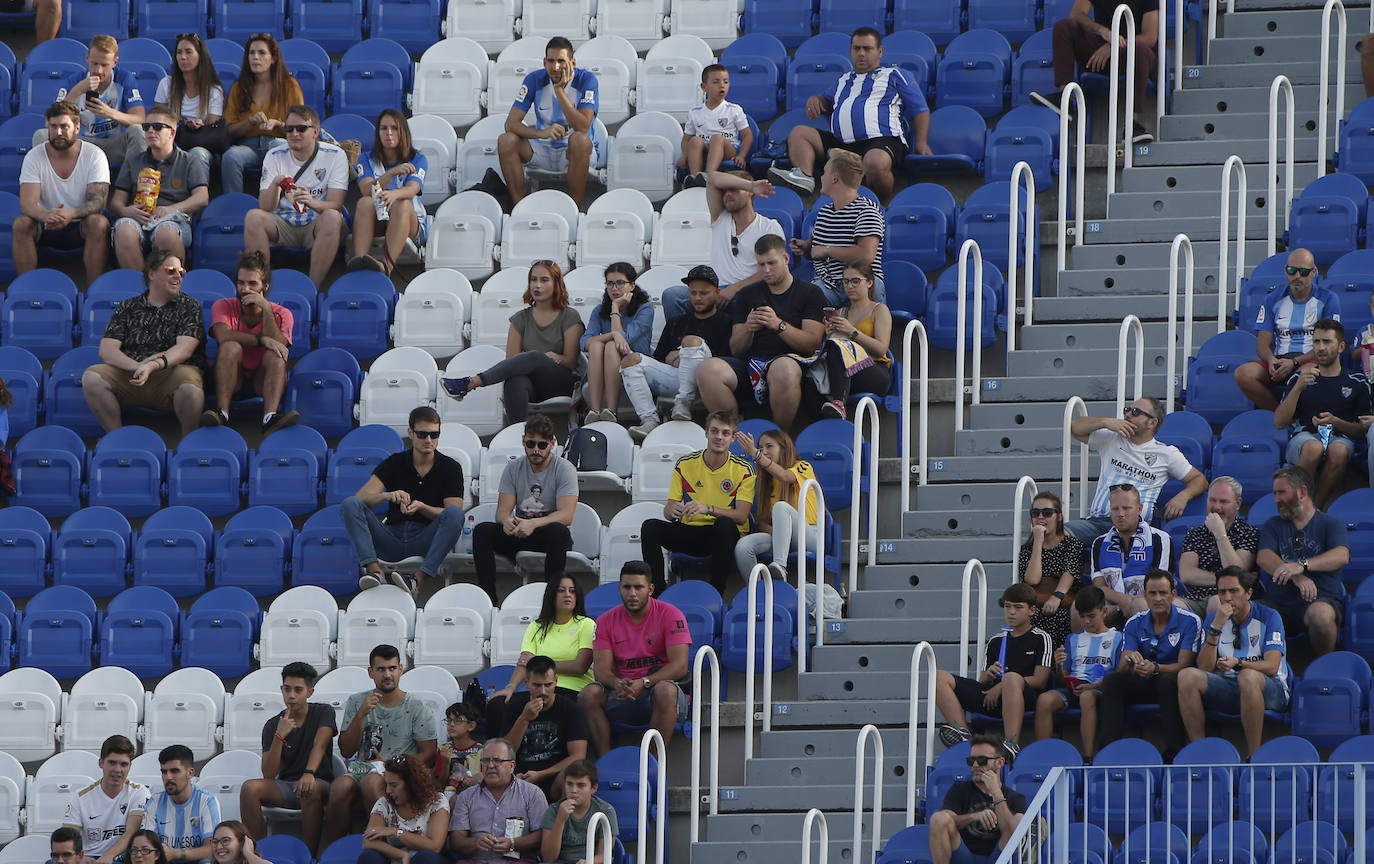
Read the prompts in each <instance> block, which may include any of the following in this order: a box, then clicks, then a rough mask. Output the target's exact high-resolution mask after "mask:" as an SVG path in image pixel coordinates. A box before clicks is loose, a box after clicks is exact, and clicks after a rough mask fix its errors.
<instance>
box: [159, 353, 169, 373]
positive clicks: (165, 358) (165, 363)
mask: <svg viewBox="0 0 1374 864" xmlns="http://www.w3.org/2000/svg"><path fill="white" fill-rule="evenodd" d="M159 359H161V360H162V368H163V369H166V368H167V366H168V363H167V355H166V354H163V355H162V356H161V358H159Z"/></svg>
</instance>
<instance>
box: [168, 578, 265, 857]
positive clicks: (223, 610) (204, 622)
mask: <svg viewBox="0 0 1374 864" xmlns="http://www.w3.org/2000/svg"><path fill="white" fill-rule="evenodd" d="M261 620H262V614H261V610H260V609H259V607H258V601H257V599H256V598H254V597H253V595H252V594H250V593H248V592H247V591H245V590H243V589H242V588H238V587H236V586H222V587H219V588H215V589H214V590H212V591H207V592H206V593H204V594H202V595H201V596H200V597H199V598H198V599H197V600H196V602H195V603H194V604H193V605H192V606H191V611H190V612H189V613H187V615H186V621H185V623H184V624H183V625H182V628H181V665H183V666H200V667H203V668H205V669H209V670H210V671H211V672H214V673H215V674H217V675H221V676H223V677H225V678H232V677H236V676H239V675H244V674H246V673H247V672H248V671H249V670H250V669H252V668H253V643H254V642H255V641H257V638H258V627H259V624H260V621H261ZM262 854H264V855H267V854H272V853H269V852H266V851H263V853H262ZM274 860H280V859H274Z"/></svg>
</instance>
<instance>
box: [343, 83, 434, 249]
mask: <svg viewBox="0 0 1374 864" xmlns="http://www.w3.org/2000/svg"><path fill="white" fill-rule="evenodd" d="M356 167H357V169H358V191H359V192H360V193H362V196H363V200H362V201H361V202H360V206H359V207H358V208H357V212H356V213H354V215H353V257H352V258H350V259H349V261H348V269H349V270H377V271H380V272H382V273H390V272H391V271H392V270H393V269H395V267H396V258H397V257H398V256H399V255H400V254H401V250H403V249H404V248H405V245H406V241H407V240H414V241H415V243H416V245H417V246H424V245H425V205H424V203H423V202H422V201H421V200H420V195H421V193H423V192H424V191H425V172H426V171H428V170H429V160H428V159H426V158H425V154H423V153H420V152H418V151H417V150H416V149H415V145H414V144H413V143H412V142H411V137H410V124H408V123H406V117H405V115H404V114H402V113H401V112H400V111H397V110H396V109H395V108H385V109H383V110H382V113H380V114H378V115H377V136H376V138H374V139H373V141H372V149H371V150H369V151H367V152H366V153H364V154H363V155H362V156H361V157H360V158H359V160H358V164H357V166H356ZM374 184H375V186H376V187H377V188H375V189H374V188H373V186H374ZM369 202H371V204H372V206H370V207H369V206H368V203H369ZM378 231H381V232H382V235H383V236H384V237H385V238H386V241H385V245H384V246H383V247H382V259H381V260H380V261H379V260H377V259H376V258H374V257H373V256H372V255H371V254H370V252H371V250H372V239H373V237H375V236H376V234H377V232H378Z"/></svg>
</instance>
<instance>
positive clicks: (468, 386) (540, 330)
mask: <svg viewBox="0 0 1374 864" xmlns="http://www.w3.org/2000/svg"><path fill="white" fill-rule="evenodd" d="M524 301H525V303H526V304H528V305H527V306H526V307H525V308H524V309H521V310H520V311H519V312H516V313H515V314H514V315H512V316H510V332H509V333H508V334H507V335H506V359H505V360H502V361H501V362H500V363H497V364H496V365H495V366H493V367H491V368H490V369H487V370H486V371H484V372H480V373H478V374H476V375H473V376H471V377H466V378H441V379H440V383H442V384H443V385H444V392H445V393H447V394H448V395H449V396H451V397H453V398H454V399H458V400H461V399H462V398H463V397H464V396H466V395H468V393H470V392H472V391H473V390H476V389H477V388H478V387H486V386H487V385H490V384H504V385H505V388H504V393H505V398H506V423H507V424H510V423H520V422H523V421H524V419H525V417H526V415H528V414H529V409H530V403H531V402H543V401H544V400H545V399H552V398H554V397H555V396H570V395H572V391H573V384H574V383H575V379H576V374H575V373H576V370H577V360H578V354H579V349H578V343H579V341H580V340H581V339H582V332H583V331H584V330H586V329H587V325H586V324H584V323H583V322H582V316H581V315H579V314H577V311H576V310H575V309H573V308H572V307H570V306H569V305H568V289H567V286H565V285H564V284H563V271H562V269H561V268H560V267H559V266H558V264H557V263H555V262H553V261H536V262H534V265H533V266H531V267H530V276H529V285H528V287H527V288H526V289H525V296H524Z"/></svg>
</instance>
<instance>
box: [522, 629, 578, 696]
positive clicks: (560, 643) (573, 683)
mask: <svg viewBox="0 0 1374 864" xmlns="http://www.w3.org/2000/svg"><path fill="white" fill-rule="evenodd" d="M541 629H543V625H541V624H540V623H539V622H538V621H531V622H530V626H529V627H526V628H525V638H524V640H523V641H522V642H521V643H520V650H521V651H522V652H523V651H528V652H530V653H531V654H543V655H544V656H545V657H548V658H550V659H552V660H553V661H554V662H555V663H567V662H569V661H571V660H576V659H577V652H578V651H581V650H582V649H583V648H586V649H587V650H588V651H590V650H592V637H593V636H595V635H596V620H595V619H592V618H586V617H582V618H578V617H574V618H572V619H571V620H569V621H568V623H566V624H558V623H553V624H550V625H549V631H548V632H547V633H545V634H544V635H543V636H540V635H539V631H540V630H541ZM592 680H593V679H592V667H590V666H588V667H587V671H586V672H584V673H583V674H581V675H559V676H558V686H559V687H562V688H564V689H567V690H581V689H582V688H583V687H586V686H587V685H588V684H590V683H592Z"/></svg>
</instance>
